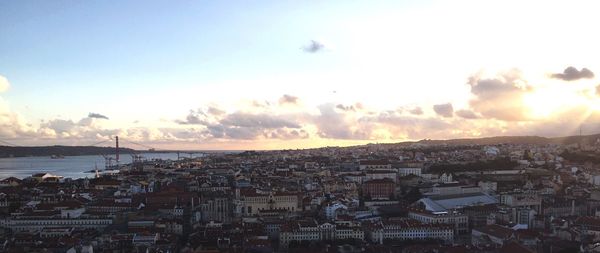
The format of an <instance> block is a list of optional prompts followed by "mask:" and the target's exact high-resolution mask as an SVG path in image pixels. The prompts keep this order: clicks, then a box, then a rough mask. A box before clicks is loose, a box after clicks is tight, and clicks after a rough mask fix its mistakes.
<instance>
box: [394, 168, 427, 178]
mask: <svg viewBox="0 0 600 253" xmlns="http://www.w3.org/2000/svg"><path fill="white" fill-rule="evenodd" d="M408 175H415V176H419V177H420V176H421V168H398V176H401V177H404V176H408Z"/></svg>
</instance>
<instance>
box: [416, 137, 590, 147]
mask: <svg viewBox="0 0 600 253" xmlns="http://www.w3.org/2000/svg"><path fill="white" fill-rule="evenodd" d="M598 139H600V134H592V135H581V136H579V135H577V136H565V137H553V138H547V137H540V136H495V137H484V138H465V139H450V140H420V141H417V142H412V143H421V144H430V145H444V144H445V145H497V144H536V145H547V144H562V145H569V144H576V143H582V142H583V143H595V142H596V141H597V140H598Z"/></svg>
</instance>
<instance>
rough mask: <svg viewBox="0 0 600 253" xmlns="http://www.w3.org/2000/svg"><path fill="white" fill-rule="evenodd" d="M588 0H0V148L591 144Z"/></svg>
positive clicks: (596, 19)
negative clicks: (557, 140)
mask: <svg viewBox="0 0 600 253" xmlns="http://www.w3.org/2000/svg"><path fill="white" fill-rule="evenodd" d="M598 5H599V4H598V3H597V1H527V2H525V1H475V0H474V1H461V0H459V1H250V2H249V1H237V2H236V1H117V2H109V1H28V0H19V1H1V2H0V140H2V141H4V142H9V143H13V144H17V145H54V144H79V145H88V144H91V143H95V142H99V141H102V140H107V139H110V138H111V137H113V136H117V135H118V136H119V137H121V138H122V139H124V140H129V141H134V142H139V143H143V144H145V145H148V146H152V147H157V148H178V149H275V148H307V147H317V146H325V145H352V144H362V143H374V142H397V141H405V140H419V139H424V138H431V139H449V138H462V137H484V136H497V135H540V136H564V135H570V134H574V133H577V134H578V133H579V130H580V129H581V130H582V131H583V133H584V134H591V133H598V132H600V114H599V113H598V112H599V111H600V96H599V94H600V88H599V85H600V80H599V78H598V75H600V60H599V59H600V46H599V45H600V36H598V35H597V32H596V31H597V24H600V16H599V15H597V10H598V9H600V6H598ZM132 147H133V146H132ZM134 148H139V147H134Z"/></svg>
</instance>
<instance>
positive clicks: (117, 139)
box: [115, 136, 119, 165]
mask: <svg viewBox="0 0 600 253" xmlns="http://www.w3.org/2000/svg"><path fill="white" fill-rule="evenodd" d="M115 140H116V143H117V144H116V146H115V147H116V155H117V165H118V164H119V136H115Z"/></svg>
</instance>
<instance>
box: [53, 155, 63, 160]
mask: <svg viewBox="0 0 600 253" xmlns="http://www.w3.org/2000/svg"><path fill="white" fill-rule="evenodd" d="M64 158H65V156H64V155H51V156H50V159H64Z"/></svg>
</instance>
